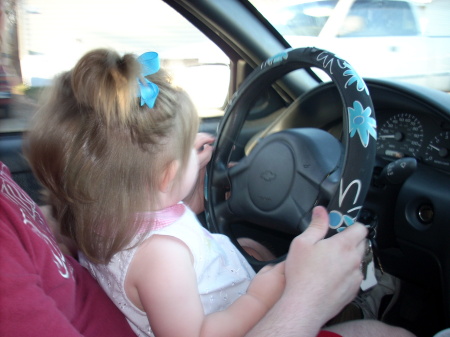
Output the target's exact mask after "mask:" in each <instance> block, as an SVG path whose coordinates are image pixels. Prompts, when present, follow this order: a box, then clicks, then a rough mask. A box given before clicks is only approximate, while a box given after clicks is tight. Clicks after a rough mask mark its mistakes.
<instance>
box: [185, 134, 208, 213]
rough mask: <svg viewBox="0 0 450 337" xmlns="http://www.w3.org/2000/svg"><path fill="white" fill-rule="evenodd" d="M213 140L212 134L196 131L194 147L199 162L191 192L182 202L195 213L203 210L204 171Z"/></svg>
mask: <svg viewBox="0 0 450 337" xmlns="http://www.w3.org/2000/svg"><path fill="white" fill-rule="evenodd" d="M214 141H215V138H214V136H212V135H210V134H208V133H204V132H200V133H198V134H197V137H196V138H195V142H194V147H195V149H196V150H197V155H198V164H199V165H198V166H199V172H198V178H197V183H196V184H195V186H194V188H193V190H192V191H191V193H190V194H189V195H188V196H187V197H186V198H185V199H184V200H183V201H184V203H185V204H186V205H188V206H189V208H191V209H192V210H193V211H194V212H195V214H199V213H201V212H203V211H204V210H205V202H204V199H205V194H204V184H205V172H206V165H207V164H208V163H209V161H210V160H211V156H212V151H213V146H212V144H213V143H214Z"/></svg>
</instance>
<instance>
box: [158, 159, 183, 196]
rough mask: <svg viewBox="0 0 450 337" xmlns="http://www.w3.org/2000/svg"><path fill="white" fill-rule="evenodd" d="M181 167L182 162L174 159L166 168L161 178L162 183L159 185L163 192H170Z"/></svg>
mask: <svg viewBox="0 0 450 337" xmlns="http://www.w3.org/2000/svg"><path fill="white" fill-rule="evenodd" d="M179 167H180V163H179V162H178V160H173V161H171V162H170V164H169V165H167V167H166V168H165V169H164V172H163V176H162V179H161V183H160V186H159V190H160V191H161V192H163V193H165V192H168V191H169V190H170V188H171V187H172V185H173V181H174V179H175V177H176V175H177V172H178V169H179Z"/></svg>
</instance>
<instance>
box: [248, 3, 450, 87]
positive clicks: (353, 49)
mask: <svg viewBox="0 0 450 337" xmlns="http://www.w3.org/2000/svg"><path fill="white" fill-rule="evenodd" d="M253 2H254V3H259V1H257V0H255V1H253ZM427 2H428V7H427V8H425V7H424V5H423V2H418V1H404V0H381V1H373V0H350V1H337V0H315V1H304V0H303V1H279V2H278V1H277V2H270V3H269V2H266V3H265V6H260V7H259V9H260V10H261V11H263V13H264V14H265V15H266V17H267V18H268V19H269V20H270V21H271V23H273V24H274V25H275V27H276V28H277V29H278V31H279V32H280V33H281V34H282V35H283V37H284V38H285V39H286V40H287V41H288V42H289V43H290V44H291V45H292V46H294V47H296V46H305V45H310V46H316V47H319V48H324V49H328V50H331V51H333V52H334V53H336V54H337V55H339V56H341V57H342V58H344V59H345V60H347V61H348V62H350V63H351V64H352V65H353V67H355V68H356V69H358V72H359V73H360V74H361V75H362V76H364V77H373V78H389V79H394V80H402V81H407V82H410V83H411V82H412V83H416V84H421V85H426V86H428V87H432V88H435V89H439V90H445V91H450V79H449V77H448V74H449V69H450V26H448V23H447V22H446V21H447V20H446V21H442V20H441V18H440V16H436V14H439V8H440V7H441V6H448V3H447V4H445V3H444V2H443V1H439V0H434V1H433V2H431V1H427ZM380 23H382V24H380ZM436 25H441V31H440V33H439V35H438V34H437V33H436V30H434V28H433V27H435V26H436Z"/></svg>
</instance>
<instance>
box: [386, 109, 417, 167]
mask: <svg viewBox="0 0 450 337" xmlns="http://www.w3.org/2000/svg"><path fill="white" fill-rule="evenodd" d="M422 141H423V127H422V123H421V122H420V121H419V119H418V118H417V117H415V116H414V115H412V114H409V113H400V114H396V115H393V116H391V117H390V118H389V119H388V120H387V121H386V122H385V123H384V124H383V125H382V126H381V128H380V129H379V131H378V141H377V152H378V154H380V155H384V156H389V157H394V158H403V157H416V156H417V155H418V153H419V150H420V148H421V146H422Z"/></svg>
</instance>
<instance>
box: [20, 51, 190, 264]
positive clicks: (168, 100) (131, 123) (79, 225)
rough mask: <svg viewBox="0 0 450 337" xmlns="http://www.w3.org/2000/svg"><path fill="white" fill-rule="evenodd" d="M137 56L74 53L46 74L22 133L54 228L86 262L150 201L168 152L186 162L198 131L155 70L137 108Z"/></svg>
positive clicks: (116, 243) (125, 232) (135, 225)
mask: <svg viewBox="0 0 450 337" xmlns="http://www.w3.org/2000/svg"><path fill="white" fill-rule="evenodd" d="M140 70H141V65H140V63H139V62H138V61H137V60H136V57H135V56H133V55H131V54H126V55H124V56H123V57H120V56H119V55H118V54H117V53H116V52H114V51H112V50H107V49H98V50H93V51H91V52H89V53H87V54H86V55H85V56H83V57H82V58H81V59H80V60H79V62H78V63H77V64H76V66H75V67H74V69H72V70H71V71H69V72H66V73H63V74H61V75H60V76H58V77H57V78H56V79H55V82H54V84H53V86H52V87H51V89H50V90H49V92H48V95H47V97H46V98H45V100H44V103H43V105H42V107H41V108H40V109H39V111H38V112H37V113H36V115H35V117H34V121H33V125H32V127H31V129H30V130H29V132H28V148H26V149H25V153H26V155H27V158H28V160H29V161H30V164H31V166H32V168H33V170H34V172H35V174H36V176H37V177H38V179H39V180H40V181H41V182H42V184H43V185H44V186H45V187H46V188H47V190H48V201H49V202H50V204H51V205H52V209H53V215H54V216H55V218H56V219H57V220H58V222H59V223H60V225H61V231H62V233H63V234H65V235H67V236H69V237H70V238H72V239H74V240H75V242H76V243H77V245H78V248H79V249H80V250H81V251H82V252H83V253H84V254H85V255H86V256H87V257H88V258H89V259H90V260H91V261H94V262H97V263H107V262H108V261H109V260H110V259H111V257H112V256H113V255H114V254H115V253H117V252H118V251H120V250H122V249H124V248H125V247H126V246H127V245H129V244H130V242H131V240H132V239H133V238H134V237H135V235H136V234H137V232H138V230H139V229H140V227H141V222H140V221H139V220H138V219H137V218H136V214H138V213H139V212H142V211H146V210H148V209H149V203H150V205H151V206H150V207H157V203H158V200H155V197H154V195H155V193H154V191H156V190H157V189H158V186H159V182H160V179H161V175H162V172H163V170H164V169H165V168H166V167H167V165H169V164H170V163H171V162H172V161H173V160H179V161H180V162H181V167H185V165H186V163H187V161H188V159H189V154H190V152H191V149H192V147H193V143H194V139H195V135H196V133H197V130H198V115H197V111H196V109H195V107H194V105H193V103H192V101H191V100H190V98H189V97H188V95H187V94H186V93H185V92H184V91H183V90H181V89H180V88H177V87H175V86H173V85H172V84H171V82H170V78H169V77H168V76H167V73H166V72H164V71H163V70H160V71H159V72H157V73H156V74H154V75H151V76H148V77H147V78H148V79H149V80H150V81H151V82H153V83H155V84H156V85H157V86H158V87H159V94H158V97H157V99H156V102H155V105H154V108H152V109H150V108H148V107H147V105H144V106H140V99H139V98H137V90H138V85H137V83H138V82H137V78H138V76H140Z"/></svg>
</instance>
